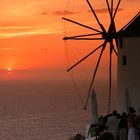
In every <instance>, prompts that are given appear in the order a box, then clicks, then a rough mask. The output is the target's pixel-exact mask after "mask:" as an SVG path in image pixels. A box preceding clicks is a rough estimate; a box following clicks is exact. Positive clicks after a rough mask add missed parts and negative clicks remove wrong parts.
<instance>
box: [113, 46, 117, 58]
mask: <svg viewBox="0 0 140 140" xmlns="http://www.w3.org/2000/svg"><path fill="white" fill-rule="evenodd" d="M113 51H114V52H115V54H116V55H117V56H118V52H117V51H116V49H115V48H114V47H113Z"/></svg>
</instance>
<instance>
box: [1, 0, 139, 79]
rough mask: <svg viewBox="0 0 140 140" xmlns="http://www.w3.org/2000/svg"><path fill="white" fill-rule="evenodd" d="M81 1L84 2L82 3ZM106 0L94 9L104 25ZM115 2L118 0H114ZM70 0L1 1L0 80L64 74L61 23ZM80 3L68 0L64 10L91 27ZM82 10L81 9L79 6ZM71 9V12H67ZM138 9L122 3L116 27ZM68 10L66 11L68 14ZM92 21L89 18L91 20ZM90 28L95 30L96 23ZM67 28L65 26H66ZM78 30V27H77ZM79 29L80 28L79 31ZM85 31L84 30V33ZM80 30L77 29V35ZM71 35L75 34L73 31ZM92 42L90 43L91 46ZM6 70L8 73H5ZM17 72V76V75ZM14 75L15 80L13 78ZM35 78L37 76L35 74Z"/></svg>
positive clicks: (132, 0) (132, 2) (133, 1)
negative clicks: (51, 73) (27, 73)
mask: <svg viewBox="0 0 140 140" xmlns="http://www.w3.org/2000/svg"><path fill="white" fill-rule="evenodd" d="M83 1H84V0H83ZM104 1H105V0H100V1H99V0H95V5H94V8H95V10H96V12H97V14H98V15H99V17H100V18H101V21H103V22H104V24H105V26H106V25H107V23H106V20H105V19H106V16H105V14H107V12H106V5H105V3H104ZM114 1H116V2H117V1H118V0H114ZM68 2H69V0H68V1H67V0H24V1H23V0H1V1H0V7H1V10H0V59H1V61H0V76H1V78H7V77H8V76H11V75H12V74H13V73H14V74H13V76H11V77H12V78H15V77H16V78H22V77H24V76H25V75H26V74H25V73H26V72H31V73H32V74H31V77H32V76H35V75H36V74H35V75H34V71H39V73H40V74H38V77H40V75H42V77H44V76H43V75H44V73H47V72H48V73H49V72H52V71H58V73H59V71H61V70H63V71H65V60H64V59H65V54H64V53H65V52H64V45H65V43H64V41H63V40H62V37H63V35H64V32H65V30H64V24H63V21H62V19H61V18H62V17H63V16H64V14H65V12H64V11H65V9H66V6H67V7H68V4H67V3H68ZM81 2H82V1H80V0H77V1H75V2H74V0H71V2H70V4H69V6H72V5H75V9H77V10H75V9H74V7H70V8H71V9H70V8H69V9H66V10H67V13H68V14H69V16H71V15H72V16H73V17H74V16H79V14H81V13H83V16H81V18H80V21H81V22H82V23H84V24H87V25H88V24H90V23H89V22H90V19H88V16H89V14H91V13H89V12H88V10H87V8H88V7H86V6H87V5H86V6H85V7H86V8H85V10H82V12H80V8H78V7H80V6H81V5H82V4H81ZM84 2H85V1H84ZM81 7H82V6H81ZM72 9H74V11H73V12H72V11H70V10H72ZM139 9H140V1H139V0H122V4H121V6H120V9H119V12H118V15H119V16H120V18H118V17H116V25H117V27H118V28H120V27H122V26H123V25H124V24H126V23H127V22H128V21H129V20H130V19H131V18H132V17H133V16H134V15H136V13H137V12H138V11H139ZM68 10H69V11H68ZM90 18H91V17H90ZM93 25H94V27H95V26H96V27H95V28H98V27H97V25H96V21H94V20H93ZM65 26H67V24H65ZM76 27H77V26H76ZM80 29H81V28H80ZM83 31H84V30H83ZM80 32H81V33H82V31H79V30H78V33H80ZM73 33H75V34H73V35H76V32H75V31H74V32H73ZM90 43H91V42H89V44H90ZM8 69H9V70H8ZM18 73H20V74H18ZM14 76H15V77H14ZM28 76H29V75H28ZM36 76H37V75H36Z"/></svg>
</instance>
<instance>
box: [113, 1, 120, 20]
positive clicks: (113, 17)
mask: <svg viewBox="0 0 140 140" xmlns="http://www.w3.org/2000/svg"><path fill="white" fill-rule="evenodd" d="M120 3H121V0H119V2H118V4H117V7H116V9H115V11H114V15H113V20H114V18H115V16H116V13H117V11H118V8H119V5H120Z"/></svg>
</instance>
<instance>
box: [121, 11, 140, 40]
mask: <svg viewBox="0 0 140 140" xmlns="http://www.w3.org/2000/svg"><path fill="white" fill-rule="evenodd" d="M119 35H120V36H122V37H138V36H140V12H139V13H138V14H137V16H136V17H135V18H134V19H133V20H132V21H131V22H130V23H129V24H128V25H127V26H126V27H125V28H124V30H122V31H120V32H119Z"/></svg>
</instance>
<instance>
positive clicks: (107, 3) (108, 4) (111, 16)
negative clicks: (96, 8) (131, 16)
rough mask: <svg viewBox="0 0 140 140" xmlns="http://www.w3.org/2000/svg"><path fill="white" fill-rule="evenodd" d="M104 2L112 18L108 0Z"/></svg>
mask: <svg viewBox="0 0 140 140" xmlns="http://www.w3.org/2000/svg"><path fill="white" fill-rule="evenodd" d="M106 4H107V8H108V11H109V15H110V18H111V20H112V15H111V9H110V6H109V2H108V0H106Z"/></svg>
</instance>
